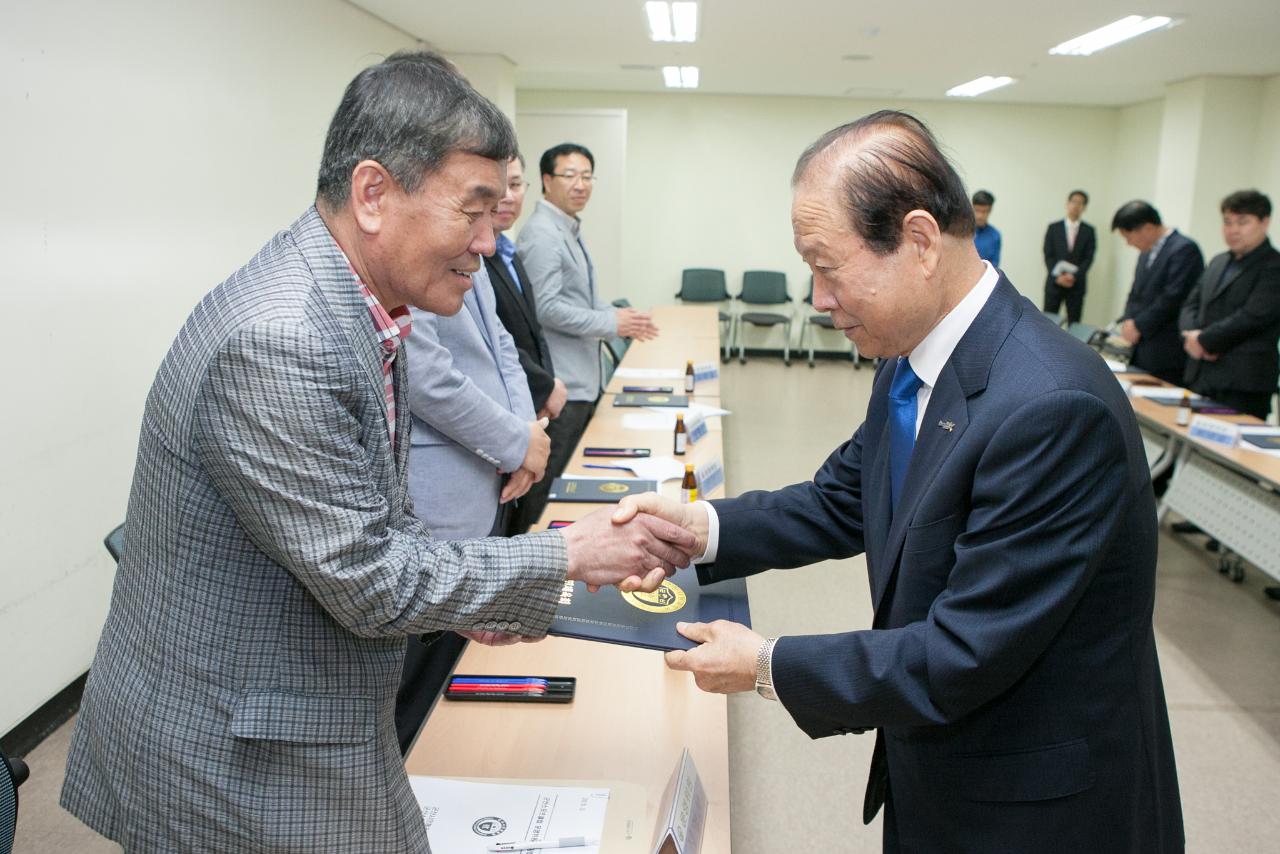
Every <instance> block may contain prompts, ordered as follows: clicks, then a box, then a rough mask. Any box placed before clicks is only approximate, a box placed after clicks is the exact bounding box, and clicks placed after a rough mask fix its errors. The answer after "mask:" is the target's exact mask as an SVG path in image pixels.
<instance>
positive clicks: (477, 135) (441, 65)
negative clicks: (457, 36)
mask: <svg viewBox="0 0 1280 854" xmlns="http://www.w3.org/2000/svg"><path fill="white" fill-rule="evenodd" d="M455 151H458V152H465V153H469V154H477V155H479V156H481V157H487V158H489V159H490V160H497V161H500V162H506V161H508V160H510V159H511V158H512V157H515V156H516V153H517V150H516V132H515V129H514V128H513V127H512V126H511V122H510V121H509V120H508V119H507V117H506V116H505V115H503V114H502V111H501V110H499V109H498V108H497V107H495V106H494V105H493V103H492V102H490V101H489V100H488V99H487V98H485V97H484V96H483V95H481V94H480V93H478V92H476V91H475V90H474V89H472V88H471V84H469V83H468V82H467V81H466V79H465V78H464V77H463V76H462V75H461V74H460V73H459V72H458V70H457V69H456V68H454V66H453V64H452V63H450V62H449V61H448V60H446V59H445V58H443V57H442V56H440V55H438V54H435V53H430V52H428V51H417V52H408V51H402V52H400V53H395V54H392V55H391V56H389V57H387V58H386V59H385V60H383V61H382V62H380V63H378V64H377V65H373V66H370V67H369V68H366V69H364V70H363V71H361V72H360V73H359V74H357V75H356V76H355V79H353V80H352V81H351V83H350V84H348V86H347V90H346V92H344V93H343V95H342V101H341V103H339V104H338V110H337V112H335V113H334V115H333V121H332V122H330V123H329V132H328V134H327V135H326V136H325V141H324V154H323V156H322V157H321V159H320V175H319V177H318V179H317V181H316V198H317V200H318V201H321V202H323V203H324V204H325V205H326V206H328V207H329V208H330V209H337V208H341V207H342V206H343V205H345V204H346V202H347V198H348V197H349V196H350V195H351V173H352V172H353V171H354V170H355V167H356V164H358V163H360V161H362V160H375V161H377V162H378V163H380V164H382V166H383V167H384V168H385V169H386V170H387V171H388V172H389V173H391V177H392V178H394V179H395V180H396V182H397V183H399V184H400V186H401V187H403V188H404V190H405V192H408V193H412V192H415V191H416V190H417V189H418V187H419V186H421V184H422V181H423V179H424V178H426V177H427V176H428V175H430V174H431V173H432V172H434V171H436V170H437V169H439V168H440V165H441V164H442V163H443V162H444V160H445V158H446V157H448V156H449V155H450V154H452V153H454V152H455Z"/></svg>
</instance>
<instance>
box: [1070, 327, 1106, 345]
mask: <svg viewBox="0 0 1280 854" xmlns="http://www.w3.org/2000/svg"><path fill="white" fill-rule="evenodd" d="M1067 332H1068V333H1070V335H1071V336H1072V337H1073V338H1079V339H1080V340H1081V341H1083V342H1084V343H1086V344H1094V343H1095V342H1096V341H1097V339H1098V338H1099V337H1101V333H1102V330H1101V329H1099V328H1098V327H1096V326H1094V325H1093V324H1091V323H1072V324H1070V325H1068V326H1067Z"/></svg>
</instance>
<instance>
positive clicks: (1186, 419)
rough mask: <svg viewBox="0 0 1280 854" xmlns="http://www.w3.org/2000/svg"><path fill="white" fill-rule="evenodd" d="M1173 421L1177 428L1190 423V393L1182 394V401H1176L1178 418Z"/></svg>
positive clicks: (1184, 392)
mask: <svg viewBox="0 0 1280 854" xmlns="http://www.w3.org/2000/svg"><path fill="white" fill-rule="evenodd" d="M1174 421H1176V422H1177V424H1178V426H1179V427H1186V426H1187V425H1188V424H1190V423H1191V392H1189V391H1183V392H1182V400H1180V401H1178V417H1177V418H1175V419H1174Z"/></svg>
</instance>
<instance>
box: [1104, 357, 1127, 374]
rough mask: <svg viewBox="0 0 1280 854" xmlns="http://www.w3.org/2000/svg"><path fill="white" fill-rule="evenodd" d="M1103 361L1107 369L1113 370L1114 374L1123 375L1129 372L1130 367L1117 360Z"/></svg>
mask: <svg viewBox="0 0 1280 854" xmlns="http://www.w3.org/2000/svg"><path fill="white" fill-rule="evenodd" d="M1102 361H1104V362H1106V363H1107V367H1108V368H1110V369H1111V372H1112V373H1115V374H1123V373H1124V372H1125V371H1127V370H1129V366H1128V365H1126V364H1125V363H1124V362H1118V361H1116V360H1115V359H1103V360H1102Z"/></svg>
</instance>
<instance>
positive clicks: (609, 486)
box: [600, 480, 631, 495]
mask: <svg viewBox="0 0 1280 854" xmlns="http://www.w3.org/2000/svg"><path fill="white" fill-rule="evenodd" d="M600 491H601V492H607V493H609V494H610V495H618V494H619V493H622V492H630V491H631V487H629V486H627V485H626V484H625V483H618V482H617V481H615V480H611V481H609V482H608V483H602V484H600Z"/></svg>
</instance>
